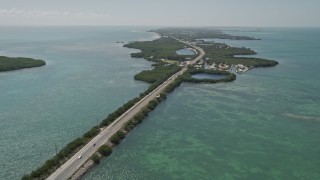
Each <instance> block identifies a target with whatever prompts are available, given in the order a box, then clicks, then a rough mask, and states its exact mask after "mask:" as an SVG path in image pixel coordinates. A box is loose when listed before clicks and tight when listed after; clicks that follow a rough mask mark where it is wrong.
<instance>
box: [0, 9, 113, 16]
mask: <svg viewBox="0 0 320 180" xmlns="http://www.w3.org/2000/svg"><path fill="white" fill-rule="evenodd" d="M0 16H41V17H111V16H110V15H109V14H106V13H92V12H70V11H55V10H50V11H41V10H37V11H35V10H22V9H17V8H12V9H0Z"/></svg>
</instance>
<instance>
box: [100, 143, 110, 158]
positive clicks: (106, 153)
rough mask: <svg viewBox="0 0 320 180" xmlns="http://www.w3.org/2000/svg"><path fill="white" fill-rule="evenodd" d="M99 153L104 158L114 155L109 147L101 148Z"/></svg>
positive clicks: (103, 146)
mask: <svg viewBox="0 0 320 180" xmlns="http://www.w3.org/2000/svg"><path fill="white" fill-rule="evenodd" d="M98 152H99V153H100V154H101V155H102V156H109V155H110V154H111V153H112V149H111V147H109V146H108V145H102V146H101V147H99V149H98Z"/></svg>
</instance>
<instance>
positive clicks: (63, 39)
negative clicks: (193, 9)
mask: <svg viewBox="0 0 320 180" xmlns="http://www.w3.org/2000/svg"><path fill="white" fill-rule="evenodd" d="M133 30H134V31H133ZM146 30H148V29H144V28H135V27H130V28H125V27H122V28H117V27H99V28H97V27H23V28H22V27H0V54H1V55H8V56H27V57H33V58H39V59H43V60H45V61H46V62H47V65H46V66H44V67H40V68H32V69H24V70H18V71H12V72H1V73H0V89H1V93H0V144H1V146H0V152H1V153H0V162H1V163H0V179H20V178H21V177H22V175H23V174H26V173H30V172H31V170H34V169H35V168H36V167H39V166H40V165H41V164H42V163H44V162H45V161H46V160H47V159H49V158H50V157H52V156H53V155H54V154H55V149H57V150H59V149H61V148H62V147H64V146H65V145H66V144H67V143H68V142H70V141H71V140H73V139H75V138H76V137H79V136H81V135H82V134H83V133H84V132H86V131H87V130H89V129H90V128H91V127H92V126H94V125H96V124H97V123H99V122H100V121H101V120H102V119H103V118H104V117H106V116H107V115H108V114H109V113H111V112H113V111H114V110H116V109H117V108H118V107H119V106H121V105H122V104H123V103H124V102H126V101H128V100H130V99H132V98H134V97H136V96H138V95H139V93H141V92H142V91H144V90H145V89H146V88H147V87H148V85H147V84H145V83H142V82H138V81H134V79H133V76H134V75H135V74H136V73H138V72H140V71H142V70H145V69H150V63H149V62H147V61H145V60H143V59H132V58H130V53H132V52H136V51H137V50H133V49H127V48H123V47H122V45H121V44H117V43H116V42H117V41H125V42H128V41H134V40H148V39H150V40H151V39H155V38H156V36H155V34H153V33H146V32H145V31H146Z"/></svg>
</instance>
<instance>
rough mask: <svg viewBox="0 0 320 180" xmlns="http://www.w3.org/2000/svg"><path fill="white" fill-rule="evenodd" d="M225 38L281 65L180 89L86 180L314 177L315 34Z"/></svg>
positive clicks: (317, 114)
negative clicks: (257, 39)
mask: <svg viewBox="0 0 320 180" xmlns="http://www.w3.org/2000/svg"><path fill="white" fill-rule="evenodd" d="M229 33H234V34H239V35H250V36H254V37H258V38H262V40H261V41H228V43H229V44H231V45H234V46H239V47H242V46H245V47H250V48H252V49H254V50H256V51H257V52H258V53H259V54H258V55H257V57H264V58H270V59H276V60H278V61H279V62H280V64H279V65H278V66H276V67H272V68H257V69H253V70H250V71H248V72H246V73H244V74H240V75H237V80H236V81H234V82H231V83H220V84H190V83H184V84H182V85H181V86H180V87H178V88H177V89H176V90H175V91H174V92H173V93H171V94H170V95H169V96H168V98H167V100H166V101H164V102H163V103H161V104H160V105H159V106H158V107H157V108H156V110H155V111H153V112H152V113H151V114H150V116H149V117H148V118H146V119H145V121H144V122H143V123H142V124H141V125H139V126H138V127H137V128H136V129H134V130H133V131H132V132H131V133H130V134H129V135H128V136H127V138H126V139H125V140H124V141H123V142H122V143H121V145H120V146H118V147H117V148H116V149H115V150H114V153H112V155H111V156H110V157H109V158H108V159H106V160H103V161H102V162H101V165H100V166H98V167H97V168H95V169H94V170H93V171H91V172H90V173H89V174H87V175H86V177H85V178H84V179H88V180H91V179H92V180H93V179H95V180H96V179H246V180H248V179H252V180H256V179H259V180H263V179H268V180H269V179H308V180H317V179H320V172H319V167H320V161H319V159H320V154H319V152H320V131H319V129H320V122H319V118H320V111H319V109H320V103H319V102H320V94H319V90H320V81H318V80H317V78H318V77H320V72H319V70H318V67H319V65H320V57H319V54H318V49H319V47H320V43H319V42H320V30H319V29H277V28H270V29H267V28H266V29H260V30H259V31H251V29H249V31H246V29H241V31H233V32H229Z"/></svg>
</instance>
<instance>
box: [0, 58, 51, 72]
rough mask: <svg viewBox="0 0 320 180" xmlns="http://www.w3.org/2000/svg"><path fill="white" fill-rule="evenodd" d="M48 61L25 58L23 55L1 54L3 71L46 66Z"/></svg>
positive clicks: (0, 66)
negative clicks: (7, 55) (10, 55)
mask: <svg viewBox="0 0 320 180" xmlns="http://www.w3.org/2000/svg"><path fill="white" fill-rule="evenodd" d="M45 64H46V62H44V61H42V60H35V59H32V58H23V57H16V58H11V57H6V56H0V72H1V71H13V70H18V69H23V68H32V67H39V66H44V65H45Z"/></svg>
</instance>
